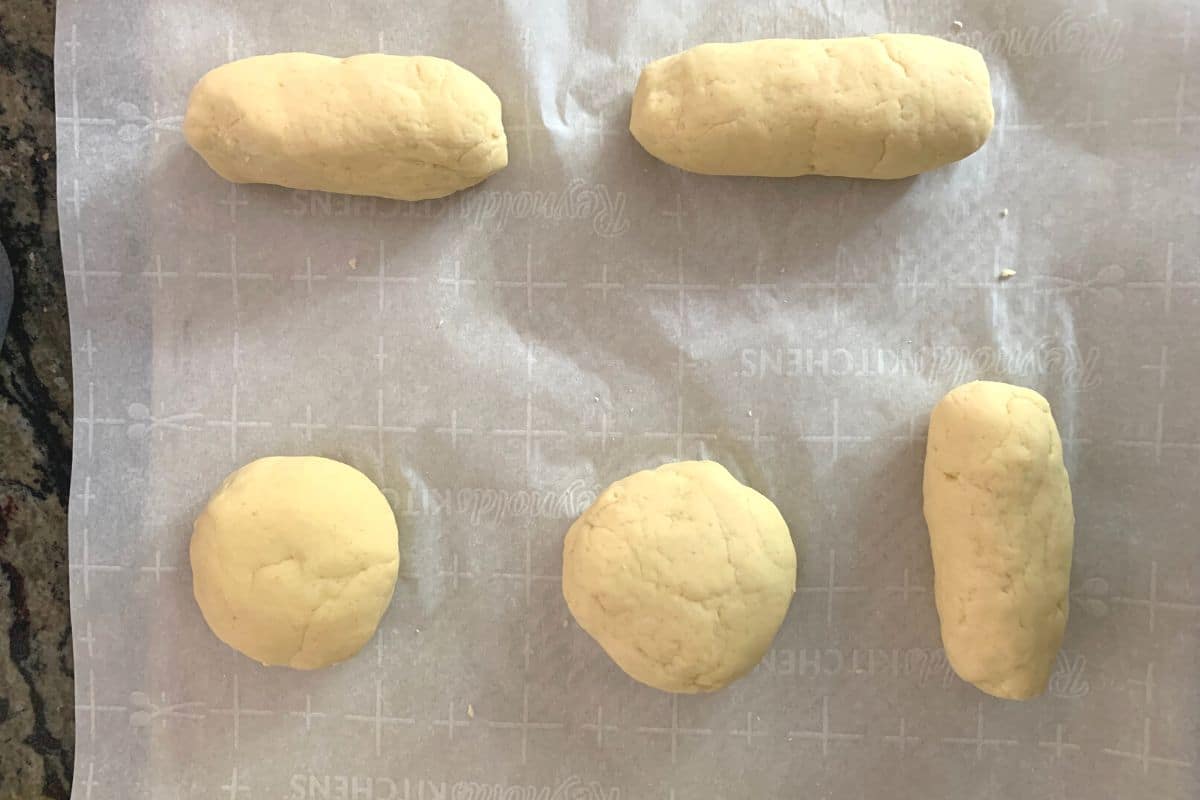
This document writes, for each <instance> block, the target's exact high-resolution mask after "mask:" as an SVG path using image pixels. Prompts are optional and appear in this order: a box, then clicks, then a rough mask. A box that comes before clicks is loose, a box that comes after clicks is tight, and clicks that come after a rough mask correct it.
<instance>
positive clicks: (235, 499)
mask: <svg viewBox="0 0 1200 800" xmlns="http://www.w3.org/2000/svg"><path fill="white" fill-rule="evenodd" d="M191 561H192V589H193V591H194V592H195V595H196V602H197V603H199V604H200V611H201V612H202V613H203V614H204V620H205V621H206V622H207V623H208V625H209V627H210V628H212V630H213V633H215V634H216V635H217V636H218V637H219V638H220V639H221V640H222V641H224V642H225V643H226V644H228V645H229V646H230V647H233V648H235V649H237V650H240V651H241V652H243V653H245V654H246V655H248V656H250V657H251V658H253V659H256V660H258V661H261V662H262V663H263V664H268V665H276V664H277V665H287V666H289V667H295V668H296V669H316V668H318V667H324V666H327V665H329V664H333V663H336V662H338V661H342V660H344V659H347V658H349V657H350V656H352V655H354V654H355V653H356V652H358V650H359V648H361V647H362V646H363V645H364V644H366V642H367V640H369V639H370V638H371V636H372V634H374V632H375V626H376V625H378V624H379V619H380V617H382V616H383V612H384V610H385V609H386V608H387V605H388V602H389V601H390V600H391V597H392V589H393V588H394V587H395V585H396V574H397V571H398V569H399V565H400V554H399V546H398V543H397V531H396V518H395V516H393V514H392V509H391V506H389V505H388V501H387V499H386V498H384V496H383V494H382V493H381V492H380V491H379V489H377V488H376V487H375V484H373V483H371V481H370V480H369V479H368V478H367V477H366V476H365V475H363V474H362V473H361V472H359V471H358V470H356V469H354V468H353V467H348V466H346V465H345V464H341V463H339V462H337V461H331V460H329V459H327V458H311V457H287V458H285V457H277V458H263V459H259V460H258V461H254V462H251V463H249V464H247V465H246V466H244V467H242V468H241V469H239V470H238V471H237V472H234V473H233V474H232V475H230V476H229V477H228V478H226V479H225V482H224V483H222V484H221V486H220V488H219V489H217V491H216V493H215V494H214V495H213V496H212V498H211V499H210V500H209V501H208V505H207V506H206V507H205V509H204V511H203V512H202V513H201V514H200V516H199V517H198V518H197V519H196V525H195V528H194V530H193V533H192V543H191Z"/></svg>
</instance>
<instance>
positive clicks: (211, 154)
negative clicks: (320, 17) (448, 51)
mask: <svg viewBox="0 0 1200 800" xmlns="http://www.w3.org/2000/svg"><path fill="white" fill-rule="evenodd" d="M183 133H184V136H185V137H186V138H187V141H188V144H190V145H191V146H192V147H193V148H195V150H196V152H198V153H199V154H200V155H201V156H203V157H204V160H205V161H207V162H208V165H209V166H210V167H212V168H213V169H214V170H215V171H216V172H217V173H218V174H219V175H220V176H221V177H223V178H225V179H226V180H230V181H234V182H235V183H273V184H278V185H280V186H288V187H291V188H293V189H316V190H321V191H328V192H341V193H344V194H359V195H375V196H378V197H390V198H394V199H397V200H426V199H430V198H434V197H443V196H445V195H448V194H450V193H452V192H457V191H458V190H460V189H465V188H467V187H468V186H473V185H474V184H476V183H479V182H480V181H482V180H484V179H485V178H487V177H488V176H489V175H492V174H493V173H495V172H497V171H499V170H501V169H503V168H504V166H505V165H506V164H507V163H508V144H507V140H506V139H505V136H504V128H503V126H502V125H501V122H500V100H499V98H497V97H496V94H495V93H494V92H493V91H492V90H491V89H490V88H489V87H488V85H487V84H486V83H484V82H483V81H481V80H480V79H479V78H477V77H476V76H475V75H474V74H472V73H471V72H468V71H467V70H465V69H463V68H462V67H460V66H458V65H457V64H455V63H453V62H451V61H446V60H444V59H441V58H431V57H428V56H411V57H408V56H387V55H378V54H373V55H360V56H354V57H352V58H345V59H338V58H329V57H328V56H319V55H312V54H310V53H278V54H276V55H270V56H257V57H254V58H247V59H243V60H241V61H233V62H231V63H229V64H225V65H223V66H220V67H217V68H216V69H214V70H212V71H211V72H209V73H208V74H207V75H205V76H204V77H203V78H201V79H200V82H199V83H197V84H196V87H195V88H194V89H193V90H192V95H191V98H190V99H189V100H188V107H187V114H186V115H185V117H184V121H183Z"/></svg>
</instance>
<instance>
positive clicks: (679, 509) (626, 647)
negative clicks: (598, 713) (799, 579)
mask: <svg viewBox="0 0 1200 800" xmlns="http://www.w3.org/2000/svg"><path fill="white" fill-rule="evenodd" d="M795 590H796V550H795V547H794V546H793V545H792V537H791V535H790V534H789V533H788V528H787V524H786V523H785V522H784V521H783V517H781V516H780V514H779V511H778V509H776V508H775V506H774V504H773V503H771V501H770V500H768V499H767V498H765V497H763V496H762V495H761V494H759V493H758V492H756V491H754V490H753V489H751V488H749V487H747V486H743V485H742V484H741V483H739V482H738V481H737V480H736V479H735V478H734V477H733V476H732V475H730V474H729V472H728V471H727V470H726V469H725V468H724V467H722V466H721V465H720V464H716V463H714V462H711V461H683V462H680V463H677V464H666V465H664V466H661V467H659V468H658V469H655V470H647V471H644V472H638V473H636V474H634V475H630V476H629V477H628V478H624V479H623V480H619V481H617V482H616V483H614V484H613V485H612V486H609V487H608V488H607V489H605V490H604V492H603V493H602V494H601V495H600V497H599V498H597V499H596V502H595V503H594V504H593V505H592V506H591V508H589V509H588V510H587V511H585V512H583V514H582V515H581V516H580V517H579V519H577V520H576V521H575V523H574V524H573V525H572V526H571V529H570V530H569V531H568V532H567V538H566V542H565V543H564V545H563V596H564V597H565V598H566V601H567V606H568V607H569V608H570V609H571V613H572V614H573V615H574V616H575V619H576V621H577V622H578V623H579V625H580V627H582V628H583V629H584V630H585V631H587V632H588V633H589V634H591V636H592V638H594V639H595V640H596V641H597V642H599V644H600V646H601V647H603V648H604V650H605V652H607V653H608V654H609V656H611V657H612V659H613V661H615V662H617V665H618V666H620V667H621V669H623V670H625V671H626V672H627V673H629V675H630V676H631V677H633V678H634V679H636V680H639V681H641V682H642V683H645V684H647V685H649V686H653V687H655V688H657V689H662V690H664V691H668V692H686V693H695V692H708V691H712V690H714V689H720V688H721V687H723V686H726V685H727V684H729V683H731V682H732V681H734V680H736V679H737V678H740V677H741V676H742V675H745V674H746V673H747V672H749V671H750V670H752V669H754V666H755V665H756V664H758V662H759V660H761V659H762V657H763V654H764V653H766V651H767V648H768V647H770V646H771V641H772V639H774V638H775V633H776V631H778V630H779V626H780V625H781V624H782V623H783V617H784V615H785V614H786V613H787V609H788V604H789V603H790V602H791V599H792V594H793V593H794V592H795Z"/></svg>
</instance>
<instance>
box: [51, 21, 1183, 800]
mask: <svg viewBox="0 0 1200 800" xmlns="http://www.w3.org/2000/svg"><path fill="white" fill-rule="evenodd" d="M251 5H252V6H253V7H249V6H246V7H242V6H245V4H229V3H227V4H222V5H220V6H219V7H218V8H216V9H213V8H205V9H204V10H203V11H200V10H199V9H198V8H196V7H195V6H194V4H186V3H180V2H175V1H173V0H159V1H158V2H155V3H152V4H151V6H150V7H149V8H143V7H142V6H143V4H138V3H131V2H122V3H115V4H110V5H109V6H107V7H106V8H105V9H104V10H103V11H100V10H98V9H97V10H90V9H88V8H87V7H86V6H85V4H76V3H63V4H61V7H60V11H59V34H58V35H59V41H58V47H57V55H58V58H57V64H56V69H57V70H58V72H57V86H58V114H59V116H58V131H59V176H60V198H61V202H60V212H61V217H62V231H63V234H62V235H63V249H64V256H65V269H66V275H67V282H68V291H69V294H70V301H71V323H72V331H73V341H74V348H75V359H74V364H75V367H74V371H75V386H76V399H77V402H76V408H77V419H76V426H75V431H76V433H75V464H74V473H73V474H74V480H73V502H72V505H71V510H70V513H71V542H70V543H71V548H70V552H71V565H70V566H71V569H70V572H71V581H72V584H71V596H72V607H73V620H74V628H75V663H76V697H77V706H76V716H77V760H76V772H75V796H76V797H80V798H101V797H121V798H132V797H156V798H157V797H196V798H201V797H203V798H212V797H228V798H233V799H234V800H237V798H276V797H288V798H317V797H321V798H328V797H345V798H350V797H354V798H359V797H362V798H396V799H397V800H398V799H399V798H403V799H404V800H417V799H418V798H434V797H450V798H456V799H461V798H492V797H495V798H509V797H529V798H533V797H548V798H597V799H598V798H605V799H606V800H611V799H615V798H647V799H656V798H663V799H664V800H691V799H692V798H717V797H721V798H733V797H783V796H790V795H791V794H794V793H796V792H803V793H805V794H808V793H812V794H813V795H814V796H829V797H862V796H877V795H878V794H879V793H880V792H882V791H885V790H886V791H887V792H888V793H889V796H896V797H901V798H904V797H914V798H915V797H921V798H926V797H947V796H967V795H969V796H973V797H996V798H1000V797H1014V796H1022V797H1024V796H1028V797H1035V796H1036V797H1066V798H1074V797H1087V798H1108V797H1111V798H1119V797H1148V796H1154V797H1162V798H1184V797H1193V796H1196V794H1197V792H1198V791H1200V768H1198V766H1197V765H1198V763H1200V752H1198V750H1200V741H1198V740H1197V736H1196V720H1197V719H1200V696H1198V692H1200V687H1198V686H1197V683H1196V681H1195V664H1196V662H1197V656H1198V655H1200V652H1198V651H1200V648H1198V647H1197V639H1196V636H1195V634H1196V631H1197V630H1198V625H1200V576H1198V574H1197V572H1196V569H1197V568H1196V564H1198V563H1200V558H1198V556H1200V551H1198V549H1197V547H1198V545H1197V538H1196V536H1195V502H1194V500H1193V499H1192V495H1193V494H1194V490H1195V486H1196V485H1197V482H1198V479H1200V405H1198V404H1197V403H1196V402H1195V393H1196V387H1197V385H1198V383H1200V344H1198V343H1197V339H1196V336H1195V331H1196V330H1197V326H1198V325H1200V261H1197V257H1196V253H1197V252H1198V245H1200V242H1198V241H1197V230H1198V228H1197V226H1196V224H1195V222H1196V203H1195V196H1196V190H1197V179H1196V178H1197V172H1196V167H1195V163H1194V162H1195V142H1196V141H1197V137H1198V136H1200V68H1198V66H1200V61H1198V60H1197V53H1198V52H1200V51H1198V48H1200V33H1198V32H1197V25H1200V19H1198V18H1197V13H1196V10H1195V9H1189V8H1188V7H1187V4H1182V3H1169V2H1165V1H1164V2H1155V3H1151V4H1141V3H1133V2H1126V3H1116V4H1112V3H1109V4H1103V7H1102V6H1101V4H1088V3H1083V4H1068V3H1062V2H1053V3H1031V2H1030V3H1021V2H1018V3H1010V4H1006V5H1005V6H1004V7H1003V8H1002V9H998V8H997V7H996V6H995V4H993V3H984V2H963V3H950V2H944V3H924V2H915V0H890V1H889V2H868V0H861V2H855V0H845V2H832V3H824V4H812V8H818V7H819V9H820V10H819V11H812V12H808V11H804V10H802V9H798V8H795V7H792V6H787V5H786V4H779V3H772V4H769V6H767V5H764V6H762V7H755V9H754V10H753V11H746V12H743V11H741V10H735V9H734V8H733V7H732V6H725V5H723V4H720V3H708V2H693V0H670V1H669V2H666V3H663V4H646V5H644V6H642V7H639V8H637V9H635V10H622V11H621V12H619V13H618V12H615V11H614V10H613V8H614V7H613V6H612V4H604V3H598V2H579V3H571V4H570V6H569V8H570V10H569V11H567V12H559V11H556V12H554V13H549V12H546V11H545V10H543V9H541V7H540V6H535V5H534V4H522V3H516V2H485V3H479V4H473V3H466V2H462V3H456V4H451V6H449V7H447V8H446V9H434V8H432V7H428V6H422V7H421V8H419V9H418V8H416V7H411V8H406V9H405V10H404V11H403V13H401V12H400V11H397V10H395V9H391V8H390V7H388V6H387V4H379V5H376V4H369V3H352V4H335V5H336V6H337V7H336V8H335V7H334V6H331V5H330V4H327V3H321V2H307V0H304V1H302V2H298V3H292V4H289V6H288V8H287V9H286V10H282V9H281V8H279V7H276V6H274V5H273V4H251ZM335 19H336V20H341V19H352V20H356V24H354V25H346V24H344V23H336V22H335V21H334V20H335ZM880 30H913V31H918V32H927V33H933V34H937V35H943V36H946V37H948V38H951V39H955V40H958V41H963V42H966V43H969V44H973V45H975V46H977V47H979V48H980V49H982V50H983V51H984V53H985V56H986V58H987V60H988V63H989V67H990V68H991V70H992V76H993V93H994V97H995V101H996V112H997V125H996V130H995V132H994V133H993V136H992V139H991V140H990V141H989V142H988V144H987V145H986V146H985V147H984V149H983V150H982V151H981V152H980V153H978V154H977V155H975V156H973V157H972V158H970V159H968V160H966V161H965V162H963V163H961V164H958V165H955V166H953V167H950V168H946V169H943V170H939V171H937V172H934V173H930V174H928V175H925V176H922V177H920V178H917V179H915V180H909V181H899V182H894V183H866V182H855V181H842V180H833V179H823V178H813V179H807V180H802V181H761V180H738V179H723V178H706V177H702V176H695V175H688V174H684V173H681V172H678V171H676V170H673V169H670V168H668V167H666V166H665V165H662V164H659V163H657V162H655V161H654V160H653V159H651V158H650V157H649V156H647V155H646V154H645V153H644V152H643V151H641V149H640V148H639V147H638V146H637V145H636V143H635V142H634V141H633V140H632V138H631V137H629V136H628V134H627V132H626V130H625V124H626V118H627V113H628V96H629V93H630V91H631V89H632V86H633V84H634V82H635V80H636V77H637V74H638V71H639V69H640V68H641V66H642V65H643V64H644V63H645V62H646V61H648V60H650V58H652V57H656V56H658V55H663V54H667V53H670V52H674V51H676V50H678V49H681V48H684V47H688V46H691V45H693V44H697V43H699V42H702V41H710V40H731V39H749V38H760V37H764V36H826V35H828V36H841V35H852V34H856V33H862V32H876V31H880ZM281 49H297V50H312V51H318V52H327V53H334V54H350V53H354V52H361V51H366V50H379V51H382V52H389V53H398V54H407V53H432V54H436V55H442V56H446V57H450V58H453V59H455V60H457V61H459V63H461V64H463V65H464V66H466V67H468V68H470V69H472V70H474V71H475V72H476V73H477V74H479V75H480V76H481V77H483V78H484V79H485V80H487V81H488V82H489V83H490V84H491V85H492V86H493V88H494V89H495V90H496V91H497V93H498V94H499V95H500V96H501V98H502V99H503V101H504V103H505V126H506V130H507V132H508V136H509V148H510V166H509V167H508V169H507V170H505V171H504V172H502V173H501V174H499V175H497V176H495V177H494V178H492V179H490V180H489V181H487V182H486V183H485V184H483V185H482V186H480V187H477V188H475V189H473V190H470V191H467V192H464V193H461V194H458V195H455V196H453V197H451V198H448V199H446V200H443V201H434V202H429V203H422V204H413V205H408V204H403V203H394V202H388V201H383V200H378V199H373V198H350V197H342V196H329V195H324V194H320V193H312V192H293V191H287V190H283V189H278V188H274V187H261V186H234V185H230V184H227V183H225V182H223V181H222V180H220V179H219V178H218V177H217V176H215V175H214V174H212V173H211V172H210V171H208V170H207V168H206V167H205V166H204V165H203V163H202V162H201V160H200V159H199V158H198V157H197V156H196V155H195V154H194V153H192V152H190V151H189V150H188V149H187V147H186V145H185V144H184V142H183V140H182V136H181V133H180V126H181V121H182V114H183V111H184V107H185V105H186V98H187V92H188V90H189V89H190V87H191V85H192V83H193V82H194V81H195V79H196V78H197V77H198V76H199V75H200V74H202V73H203V72H204V71H205V70H207V69H209V68H211V67H213V66H215V65H217V64H219V63H222V62H223V61H226V60H229V59H233V58H238V57H244V56H248V55H252V54H257V53H263V52H271V51H275V50H281ZM1003 269H1012V270H1014V271H1015V273H1016V275H1015V276H1014V277H1013V278H1012V279H1010V280H1007V281H1004V282H1001V281H998V280H997V276H998V274H999V272H1000V271H1001V270H1003ZM976 377H990V378H997V379H1004V380H1010V381H1013V382H1017V383H1023V384H1026V385H1030V386H1033V387H1034V388H1037V389H1038V390H1039V391H1042V392H1043V393H1044V394H1046V395H1047V397H1048V398H1049V399H1050V401H1051V403H1052V404H1053V406H1054V408H1055V411H1056V415H1057V416H1058V418H1059V421H1060V425H1061V427H1062V433H1063V437H1064V447H1065V450H1066V453H1067V457H1068V466H1069V469H1070V471H1071V474H1072V483H1073V488H1074V493H1075V499H1076V510H1077V516H1078V524H1077V542H1076V556H1075V569H1074V574H1073V580H1072V598H1071V599H1072V604H1073V608H1072V616H1071V623H1070V625H1069V627H1068V632H1067V639H1066V643H1065V645H1064V650H1063V652H1062V654H1061V655H1060V657H1059V661H1058V664H1057V668H1056V671H1055V675H1054V678H1053V680H1052V682H1051V686H1050V690H1049V692H1048V693H1047V695H1046V696H1045V697H1043V698H1041V699H1039V700H1036V701H1034V702H1030V703H1025V704H1013V703H1005V702H1002V701H998V700H994V699H991V698H988V697H986V696H983V695H981V694H980V693H979V692H977V691H975V690H974V689H972V688H971V687H969V686H967V685H965V684H963V683H962V682H961V681H959V680H958V679H957V678H956V677H955V676H954V675H953V673H952V672H951V671H950V669H949V666H948V664H947V663H946V660H945V656H944V654H943V653H942V652H941V650H940V641H939V637H938V630H937V620H936V614H935V612H934V608H933V602H932V592H931V580H932V568H931V565H930V558H929V551H928V547H927V535H926V532H925V528H924V524H923V521H922V518H921V510H920V474H921V463H922V455H923V447H924V431H925V426H926V424H927V419H928V410H929V409H930V407H931V406H932V405H933V403H934V402H936V400H937V398H938V397H939V396H940V395H941V394H942V393H944V392H945V391H947V390H948V389H949V388H951V387H952V386H954V385H956V384H957V383H960V382H962V381H965V380H970V379H972V378H976ZM274 454H319V455H325V456H329V457H332V458H337V459H340V460H343V461H346V462H347V463H350V464H352V465H354V466H356V467H358V468H359V469H361V470H363V471H364V472H365V473H366V474H367V475H369V476H370V477H371V478H372V479H373V480H375V481H376V482H377V483H378V484H379V485H380V486H381V487H382V488H383V489H384V491H385V493H386V494H387V496H388V498H389V500H390V501H391V502H392V504H393V506H394V507H395V509H396V512H397V515H398V518H399V522H400V527H401V537H402V542H401V545H402V553H403V560H404V563H403V567H402V575H401V579H400V582H399V584H398V586H397V590H396V595H395V598H394V600H393V603H392V606H391V608H390V610H389V612H388V614H387V615H386V616H385V618H384V620H383V623H382V625H381V627H380V630H379V632H378V634H377V635H376V637H375V638H374V639H373V640H372V642H371V643H370V644H369V645H368V647H367V648H366V649H365V650H364V651H363V652H362V653H360V654H359V655H358V656H357V657H356V658H354V659H352V660H351V661H349V662H347V663H345V664H342V665H339V666H337V667H335V668H332V669H329V670H325V671H321V672H317V673H297V672H288V671H280V670H268V669H264V668H261V667H258V666H257V665H255V664H254V663H252V662H251V661H249V660H248V659H246V658H244V657H241V656H239V655H238V654H236V653H234V652H233V651H231V650H230V649H228V648H226V647H225V646H223V645H221V644H220V643H219V642H218V641H217V640H216V639H215V638H214V637H212V636H211V634H209V632H208V631H207V629H206V628H205V626H204V623H203V621H202V619H201V618H200V615H199V613H198V609H197V608H196V606H195V603H194V601H193V599H192V597H191V587H190V571H189V568H188V564H187V539H188V536H189V533H190V524H191V520H192V519H193V517H194V515H195V513H196V512H197V510H198V509H199V508H200V507H201V505H202V504H203V502H204V500H205V498H206V496H207V494H208V492H209V491H211V489H212V488H213V487H215V486H216V485H217V483H218V482H219V481H220V479H221V478H222V477H224V475H226V474H227V473H228V472H230V471H231V470H233V469H234V468H236V467H237V466H240V465H241V464H244V463H245V462H247V461H249V460H252V459H254V458H256V457H260V456H265V455H274ZM694 457H706V458H713V459H716V460H719V461H721V462H722V463H724V464H725V465H726V466H728V467H729V468H730V469H731V470H732V471H733V472H734V474H735V475H738V476H739V477H740V478H742V479H743V480H745V481H746V482H747V483H749V484H751V485H753V486H754V487H755V488H757V489H759V490H760V491H762V492H763V493H765V494H766V495H768V496H769V497H771V498H772V499H773V500H774V501H775V502H776V503H777V504H778V505H779V507H780V509H781V511H782V512H783V514H784V516H785V517H786V519H787V520H788V522H789V524H790V525H791V527H792V529H793V531H794V533H795V534H796V535H797V539H798V542H799V543H800V545H801V546H800V554H801V556H802V560H803V562H804V563H803V568H802V572H801V576H800V585H799V587H798V591H797V595H796V599H795V601H794V603H793V606H792V609H791V612H790V613H789V616H788V618H787V621H786V622H785V624H784V627H783V629H782V630H781V632H780V634H779V637H778V639H777V641H776V643H775V646H774V648H773V649H772V650H771V652H770V653H769V654H768V656H767V657H766V659H765V660H764V662H763V664H762V665H761V666H760V667H759V668H758V669H757V670H756V671H755V672H754V673H753V674H752V675H751V676H749V677H747V678H746V679H744V680H742V681H740V682H738V683H736V684H735V685H734V686H732V687H730V688H729V689H728V690H726V691H723V692H719V693H716V694H713V695H709V696H701V697H693V696H679V697H673V696H669V695H665V694H662V693H658V692H655V691H652V690H650V689H647V688H645V687H642V686H639V685H637V684H635V683H633V682H632V681H630V680H629V679H627V678H626V677H625V676H624V675H623V674H622V673H621V672H620V671H619V669H617V668H616V667H615V666H614V665H612V664H611V663H610V662H609V661H608V659H607V658H606V657H605V656H604V655H603V653H602V652H601V651H600V650H599V648H598V647H597V646H596V645H595V644H594V643H593V642H592V641H591V640H590V639H589V638H588V637H587V636H586V635H585V634H584V633H583V632H582V631H581V630H580V629H579V628H578V627H577V626H576V625H574V624H573V622H572V621H571V619H570V615H569V613H568V612H567V610H566V608H565V605H564V603H563V601H562V598H561V593H560V588H559V580H560V577H559V575H560V554H561V541H562V535H563V533H564V532H565V529H566V527H567V525H568V524H569V522H570V520H571V519H573V518H574V516H575V515H576V514H578V513H579V511H581V510H582V509H583V508H585V507H586V506H587V505H588V503H589V502H590V501H591V499H593V498H594V497H595V495H596V493H597V492H598V491H599V490H600V489H601V488H602V487H603V486H604V485H605V484H607V483H608V482H610V481H611V480H614V479H616V478H618V477H621V476H623V475H625V474H628V473H629V472H632V471H634V470H636V469H639V468H643V467H647V466H653V465H656V464H659V463H662V462H663V461H666V460H671V459H679V458H694Z"/></svg>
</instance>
